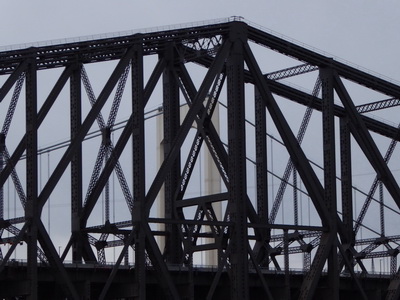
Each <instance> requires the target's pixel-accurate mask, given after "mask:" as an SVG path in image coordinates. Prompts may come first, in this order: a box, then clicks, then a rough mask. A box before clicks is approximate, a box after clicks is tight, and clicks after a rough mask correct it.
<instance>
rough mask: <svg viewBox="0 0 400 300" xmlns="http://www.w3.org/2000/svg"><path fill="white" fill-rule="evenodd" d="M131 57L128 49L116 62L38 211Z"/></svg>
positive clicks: (40, 198)
mask: <svg viewBox="0 0 400 300" xmlns="http://www.w3.org/2000/svg"><path fill="white" fill-rule="evenodd" d="M131 55H132V49H129V50H128V51H127V53H126V54H125V56H124V57H123V58H122V59H121V60H120V61H119V62H118V64H117V66H116V67H115V69H114V71H113V73H112V74H111V76H110V78H109V79H108V81H107V83H106V85H105V86H104V88H103V90H102V92H101V93H100V95H99V97H98V99H97V101H96V104H95V105H94V106H93V107H92V109H91V110H90V112H89V113H88V115H87V117H86V119H85V120H84V121H83V123H82V126H81V130H80V131H79V132H78V133H77V134H76V137H75V139H74V140H72V141H71V144H70V145H69V147H68V149H67V150H66V151H65V153H64V155H63V156H62V158H61V160H60V161H59V163H58V165H57V166H56V168H55V169H54V171H53V173H52V174H51V176H50V178H49V180H48V182H47V184H46V185H45V186H44V188H43V190H42V192H41V193H40V195H39V203H40V205H39V207H40V209H42V208H43V206H44V204H46V202H47V199H48V198H49V196H50V194H51V193H52V191H53V189H54V188H55V186H56V184H57V183H58V181H59V180H60V178H61V176H62V174H63V173H64V171H65V169H66V168H67V166H68V164H69V163H70V161H71V158H72V156H73V154H74V151H75V149H76V148H77V147H78V146H79V145H80V144H81V143H82V141H83V139H84V137H85V136H86V134H87V133H88V131H89V129H90V127H91V126H92V124H93V122H94V121H95V120H96V118H97V116H98V114H99V112H100V111H101V109H102V107H103V106H104V104H105V103H106V101H107V99H108V97H109V96H110V94H111V92H112V90H113V88H114V86H115V85H116V84H117V82H118V80H119V78H120V76H121V74H122V73H123V71H124V70H125V68H126V66H127V65H128V63H129V61H130V59H131Z"/></svg>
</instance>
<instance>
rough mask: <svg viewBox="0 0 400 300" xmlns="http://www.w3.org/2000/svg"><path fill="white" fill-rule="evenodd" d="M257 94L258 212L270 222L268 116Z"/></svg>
mask: <svg viewBox="0 0 400 300" xmlns="http://www.w3.org/2000/svg"><path fill="white" fill-rule="evenodd" d="M254 94H255V121H256V128H255V130H256V181H257V213H258V216H259V218H260V221H261V222H262V223H263V224H267V223H268V176H267V174H268V173H267V128H266V124H267V118H266V108H265V103H264V101H263V99H262V97H261V95H260V92H259V91H258V89H257V87H256V88H255V91H254Z"/></svg>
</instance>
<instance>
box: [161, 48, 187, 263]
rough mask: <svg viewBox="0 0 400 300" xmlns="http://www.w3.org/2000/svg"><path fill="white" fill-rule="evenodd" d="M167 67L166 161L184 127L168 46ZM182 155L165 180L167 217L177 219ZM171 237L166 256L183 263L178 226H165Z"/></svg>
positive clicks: (165, 110) (169, 261)
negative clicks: (176, 211) (180, 129)
mask: <svg viewBox="0 0 400 300" xmlns="http://www.w3.org/2000/svg"><path fill="white" fill-rule="evenodd" d="M164 55H165V59H166V61H167V66H166V68H165V70H164V73H163V109H164V140H163V146H164V158H166V157H167V156H168V154H169V153H170V151H178V152H180V150H179V149H174V150H173V149H172V145H173V142H174V139H175V137H176V134H177V132H178V129H179V126H180V108H179V85H178V83H177V81H176V79H175V76H174V73H173V68H174V49H173V47H172V45H167V48H166V50H165V53H164ZM180 169H181V163H180V154H179V155H177V156H176V158H175V160H174V162H173V165H172V166H171V168H170V169H169V172H168V174H167V176H166V179H165V185H164V186H165V189H164V191H165V200H164V201H165V218H166V219H172V218H174V211H175V203H174V202H175V201H174V194H175V191H176V189H177V186H178V185H179V182H180V176H181V174H180ZM165 228H166V232H167V236H166V244H165V255H166V259H167V262H168V263H172V264H179V263H181V262H182V253H183V251H182V246H181V241H180V236H179V230H178V227H177V226H176V225H174V224H166V225H165Z"/></svg>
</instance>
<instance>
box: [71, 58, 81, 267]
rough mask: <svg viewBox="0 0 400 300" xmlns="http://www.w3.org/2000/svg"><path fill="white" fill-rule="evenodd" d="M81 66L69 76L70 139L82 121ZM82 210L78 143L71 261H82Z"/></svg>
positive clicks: (74, 165) (73, 171)
mask: <svg viewBox="0 0 400 300" xmlns="http://www.w3.org/2000/svg"><path fill="white" fill-rule="evenodd" d="M81 98H82V97H81V66H80V65H77V66H76V68H75V69H74V71H73V72H72V74H71V78H70V101H71V105H70V106H71V108H70V114H71V120H70V123H71V125H70V126H71V139H74V138H75V137H76V135H77V132H79V129H80V126H81V123H82V99H81ZM81 212H82V144H80V145H78V146H77V148H76V150H75V153H74V155H73V157H72V158H71V234H72V239H73V242H72V261H73V262H74V263H81V262H82V249H83V247H82V234H81V226H80V217H81Z"/></svg>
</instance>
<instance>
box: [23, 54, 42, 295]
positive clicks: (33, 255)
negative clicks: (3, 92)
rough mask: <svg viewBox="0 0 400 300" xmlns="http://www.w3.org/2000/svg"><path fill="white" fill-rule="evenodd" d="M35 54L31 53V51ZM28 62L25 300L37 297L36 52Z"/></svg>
mask: <svg viewBox="0 0 400 300" xmlns="http://www.w3.org/2000/svg"><path fill="white" fill-rule="evenodd" d="M32 51H34V50H32ZM32 55H33V57H32V58H30V59H29V64H28V68H27V71H26V112H25V114H26V124H25V125H26V200H27V201H26V207H25V219H26V222H28V224H29V226H28V229H27V239H26V241H27V244H28V250H27V251H28V252H27V259H28V262H27V272H28V274H27V275H28V280H29V290H30V295H29V296H28V299H30V300H33V299H37V297H38V282H37V281H38V274H37V273H38V270H37V242H38V225H37V221H38V219H39V217H40V216H39V210H38V161H37V156H38V155H37V147H38V140H37V136H38V133H37V124H38V123H37V74H36V62H35V58H36V57H35V56H34V55H35V52H33V54H32Z"/></svg>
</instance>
